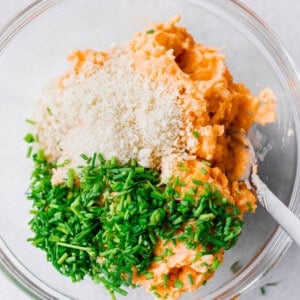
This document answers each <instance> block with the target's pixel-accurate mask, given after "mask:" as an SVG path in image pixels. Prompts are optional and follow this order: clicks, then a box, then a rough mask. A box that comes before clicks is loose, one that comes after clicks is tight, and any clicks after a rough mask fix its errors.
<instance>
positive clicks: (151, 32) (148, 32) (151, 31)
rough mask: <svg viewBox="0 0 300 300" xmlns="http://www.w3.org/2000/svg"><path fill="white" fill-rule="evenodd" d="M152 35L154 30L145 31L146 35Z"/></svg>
mask: <svg viewBox="0 0 300 300" xmlns="http://www.w3.org/2000/svg"><path fill="white" fill-rule="evenodd" d="M153 33H154V29H149V30H147V31H146V34H153Z"/></svg>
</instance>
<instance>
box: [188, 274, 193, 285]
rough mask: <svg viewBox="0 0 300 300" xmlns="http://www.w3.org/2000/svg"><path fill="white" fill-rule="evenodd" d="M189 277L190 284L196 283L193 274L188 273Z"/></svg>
mask: <svg viewBox="0 0 300 300" xmlns="http://www.w3.org/2000/svg"><path fill="white" fill-rule="evenodd" d="M187 277H188V281H189V283H190V285H193V284H194V280H193V276H192V274H187Z"/></svg>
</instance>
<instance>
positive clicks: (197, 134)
mask: <svg viewBox="0 0 300 300" xmlns="http://www.w3.org/2000/svg"><path fill="white" fill-rule="evenodd" d="M193 136H194V137H195V138H196V139H198V138H199V136H200V134H199V132H198V131H197V130H195V131H193Z"/></svg>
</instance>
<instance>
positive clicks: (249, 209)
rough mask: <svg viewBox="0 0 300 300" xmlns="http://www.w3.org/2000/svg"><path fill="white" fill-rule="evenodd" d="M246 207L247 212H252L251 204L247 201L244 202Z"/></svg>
mask: <svg viewBox="0 0 300 300" xmlns="http://www.w3.org/2000/svg"><path fill="white" fill-rule="evenodd" d="M246 205H247V208H248V211H249V212H252V211H253V207H252V204H251V203H250V202H249V201H247V202H246Z"/></svg>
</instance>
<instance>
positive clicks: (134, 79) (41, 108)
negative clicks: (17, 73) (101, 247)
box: [33, 16, 275, 299]
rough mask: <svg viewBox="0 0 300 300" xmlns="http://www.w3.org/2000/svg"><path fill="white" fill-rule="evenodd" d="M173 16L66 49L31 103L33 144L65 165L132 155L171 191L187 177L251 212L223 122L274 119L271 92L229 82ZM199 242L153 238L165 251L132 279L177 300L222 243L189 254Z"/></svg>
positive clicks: (209, 270) (209, 266)
mask: <svg viewBox="0 0 300 300" xmlns="http://www.w3.org/2000/svg"><path fill="white" fill-rule="evenodd" d="M179 20H180V18H179V17H178V16H176V17H174V18H173V19H171V20H170V21H168V22H166V23H162V24H151V25H150V26H149V27H147V28H146V29H145V30H143V31H141V32H138V33H137V34H135V36H134V37H133V39H132V40H131V41H129V42H128V43H125V44H124V45H122V46H118V47H115V48H113V49H111V50H109V51H107V52H100V51H94V50H77V51H74V52H73V53H72V54H71V55H70V56H69V59H70V61H71V62H72V64H73V67H72V68H71V70H69V71H68V72H67V73H66V74H65V75H63V76H62V77H61V78H60V79H59V80H58V81H57V82H55V83H54V84H52V85H51V86H50V87H48V88H47V89H46V90H45V92H44V94H43V95H42V96H41V97H40V99H39V101H38V103H37V106H36V109H35V112H34V114H33V119H34V120H35V122H36V126H35V128H36V134H37V135H38V136H39V140H40V141H39V143H40V145H41V146H42V147H43V148H44V149H45V150H46V155H47V156H48V157H49V159H52V160H57V161H64V160H66V159H68V160H70V162H71V165H73V166H76V165H78V164H79V161H78V157H79V155H80V154H81V153H86V154H92V153H93V152H101V153H103V154H104V156H106V158H109V157H110V156H116V157H118V158H119V159H120V160H121V161H124V162H125V161H127V160H128V159H130V158H135V159H136V160H137V161H138V163H139V164H140V165H142V166H144V167H150V168H156V169H157V170H159V171H160V172H161V178H162V180H163V181H164V182H165V181H166V180H167V178H169V177H170V176H171V175H172V176H177V178H180V180H182V181H183V182H185V185H184V186H180V187H177V191H178V193H179V194H181V195H183V194H184V193H185V192H186V191H189V190H190V189H191V188H192V187H193V183H194V182H195V181H201V182H207V183H209V184H210V185H211V186H214V187H216V188H217V189H218V190H219V191H220V193H221V194H222V196H223V197H224V198H226V199H227V200H228V201H229V202H231V203H233V204H235V205H236V206H237V207H238V208H239V209H240V211H241V215H243V214H244V213H245V212H247V211H253V212H254V211H255V209H256V197H255V195H254V194H253V193H252V191H250V190H249V189H248V188H247V186H246V184H245V183H244V182H240V181H238V180H237V179H238V178H239V177H241V175H243V173H244V171H245V165H247V162H248V157H247V154H246V153H245V152H244V151H243V149H241V148H239V149H237V148H236V147H235V145H234V142H233V141H232V138H231V136H230V134H229V133H228V130H229V129H230V128H235V129H236V130H241V131H243V132H247V130H248V129H249V128H250V127H251V125H252V124H253V123H254V122H257V123H260V124H263V125H264V124H266V123H268V122H272V121H274V115H275V114H274V101H275V100H274V95H273V94H272V92H271V90H270V89H265V90H264V91H262V92H261V93H260V94H259V95H258V96H254V95H252V94H251V92H250V91H249V89H248V88H247V87H246V86H245V85H244V84H242V83H235V82H234V80H233V77H232V75H231V74H230V71H229V70H228V68H227V66H226V64H225V56H224V55H222V54H220V53H219V52H218V51H217V50H216V49H214V48H211V47H209V46H206V45H203V44H201V43H198V42H196V41H195V40H194V39H193V37H192V35H191V34H189V33H188V32H187V29H186V28H185V27H181V26H179V25H178V22H179ZM103 86H104V87H103ZM63 174H64V170H63V169H60V170H57V173H56V174H54V176H53V179H52V180H53V182H56V183H59V182H62V181H63ZM204 189H205V186H200V187H199V188H198V189H197V191H196V192H195V193H194V194H193V195H192V197H194V198H195V199H196V198H197V197H198V196H199V195H200V194H201V193H202V192H203V190H204ZM191 226H196V225H195V223H193V222H191ZM176 234H180V230H179V231H178V232H177V233H176ZM201 249H202V245H200V244H199V245H198V246H197V247H196V248H194V249H189V248H187V247H186V245H185V244H184V242H177V243H176V244H174V243H172V242H171V241H164V240H159V241H158V243H157V245H156V247H155V255H156V256H158V257H159V256H161V255H162V254H163V253H168V255H164V259H163V260H158V261H153V262H152V263H151V265H150V266H149V268H148V271H149V272H150V273H151V274H153V276H151V278H148V277H147V276H145V275H140V274H138V273H137V272H135V274H134V277H133V281H134V282H135V283H137V284H138V285H142V286H144V287H145V288H147V289H148V290H149V292H152V293H154V294H155V295H160V296H161V297H162V298H163V299H178V298H179V297H180V295H181V294H182V293H184V292H187V291H193V290H196V289H198V288H199V286H201V285H203V284H204V283H206V281H207V280H208V279H209V278H210V277H212V276H213V274H214V271H215V269H216V268H217V266H218V265H219V264H220V263H221V262H222V260H223V252H224V249H221V250H220V251H218V252H217V253H215V254H206V255H202V256H199V253H200V252H201V251H202V250H201ZM100 260H101V258H100Z"/></svg>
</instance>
